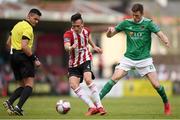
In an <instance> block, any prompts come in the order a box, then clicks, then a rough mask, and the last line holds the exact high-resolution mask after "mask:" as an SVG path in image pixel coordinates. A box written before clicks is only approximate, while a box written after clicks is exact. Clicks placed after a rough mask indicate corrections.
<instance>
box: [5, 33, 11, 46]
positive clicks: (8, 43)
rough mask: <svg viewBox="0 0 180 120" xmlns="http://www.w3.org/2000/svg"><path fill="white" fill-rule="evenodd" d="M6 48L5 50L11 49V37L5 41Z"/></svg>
mask: <svg viewBox="0 0 180 120" xmlns="http://www.w3.org/2000/svg"><path fill="white" fill-rule="evenodd" d="M6 47H7V49H10V48H11V36H9V37H8V39H7V42H6Z"/></svg>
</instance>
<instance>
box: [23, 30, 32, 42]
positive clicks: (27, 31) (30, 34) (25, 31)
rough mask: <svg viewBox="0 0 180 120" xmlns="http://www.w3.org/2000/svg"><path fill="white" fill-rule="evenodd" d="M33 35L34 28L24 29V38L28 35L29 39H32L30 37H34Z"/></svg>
mask: <svg viewBox="0 0 180 120" xmlns="http://www.w3.org/2000/svg"><path fill="white" fill-rule="evenodd" d="M31 36H32V30H31V29H25V30H24V31H23V34H22V37H24V38H25V37H27V38H28V40H30V39H32V38H31Z"/></svg>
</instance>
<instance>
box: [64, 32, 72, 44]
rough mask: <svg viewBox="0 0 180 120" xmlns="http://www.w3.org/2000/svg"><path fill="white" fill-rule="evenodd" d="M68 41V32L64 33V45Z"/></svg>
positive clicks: (69, 35)
mask: <svg viewBox="0 0 180 120" xmlns="http://www.w3.org/2000/svg"><path fill="white" fill-rule="evenodd" d="M70 40H71V33H70V32H66V33H64V44H65V43H67V42H70Z"/></svg>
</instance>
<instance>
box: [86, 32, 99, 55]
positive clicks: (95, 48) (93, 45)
mask: <svg viewBox="0 0 180 120" xmlns="http://www.w3.org/2000/svg"><path fill="white" fill-rule="evenodd" d="M88 43H89V44H90V45H91V47H92V48H93V50H94V51H96V52H97V53H100V54H101V53H102V49H101V48H100V47H98V46H96V45H95V44H94V42H93V41H92V36H91V34H89V40H88Z"/></svg>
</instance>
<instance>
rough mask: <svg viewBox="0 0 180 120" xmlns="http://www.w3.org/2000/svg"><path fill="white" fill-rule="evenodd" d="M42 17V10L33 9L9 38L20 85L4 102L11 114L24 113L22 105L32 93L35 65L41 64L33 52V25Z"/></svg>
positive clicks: (15, 73)
mask: <svg viewBox="0 0 180 120" xmlns="http://www.w3.org/2000/svg"><path fill="white" fill-rule="evenodd" d="M40 17H41V12H40V11H39V10H38V9H31V10H30V11H29V13H28V15H27V17H26V19H24V20H22V21H20V22H18V23H17V24H16V25H15V26H14V27H13V29H12V30H11V33H10V35H9V37H8V40H7V46H8V47H9V48H10V49H11V50H10V54H11V60H10V62H11V67H12V70H13V72H14V76H15V79H16V80H17V81H18V83H19V85H20V86H19V87H18V88H17V89H16V90H15V91H14V92H13V94H12V95H11V96H10V98H9V99H8V100H6V101H5V102H4V103H3V106H4V107H5V109H6V110H7V112H8V114H9V115H19V116H21V115H23V110H22V107H23V105H24V103H25V102H26V100H27V99H28V98H29V96H30V95H31V93H32V87H33V85H34V76H35V67H39V66H40V65H41V62H40V61H39V60H38V58H37V57H36V56H35V55H34V54H33V53H32V46H33V41H34V34H33V27H35V26H36V24H37V23H38V22H39V20H40ZM18 98H19V102H18V103H17V105H16V106H15V107H14V106H13V103H14V101H15V100H16V99H18Z"/></svg>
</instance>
